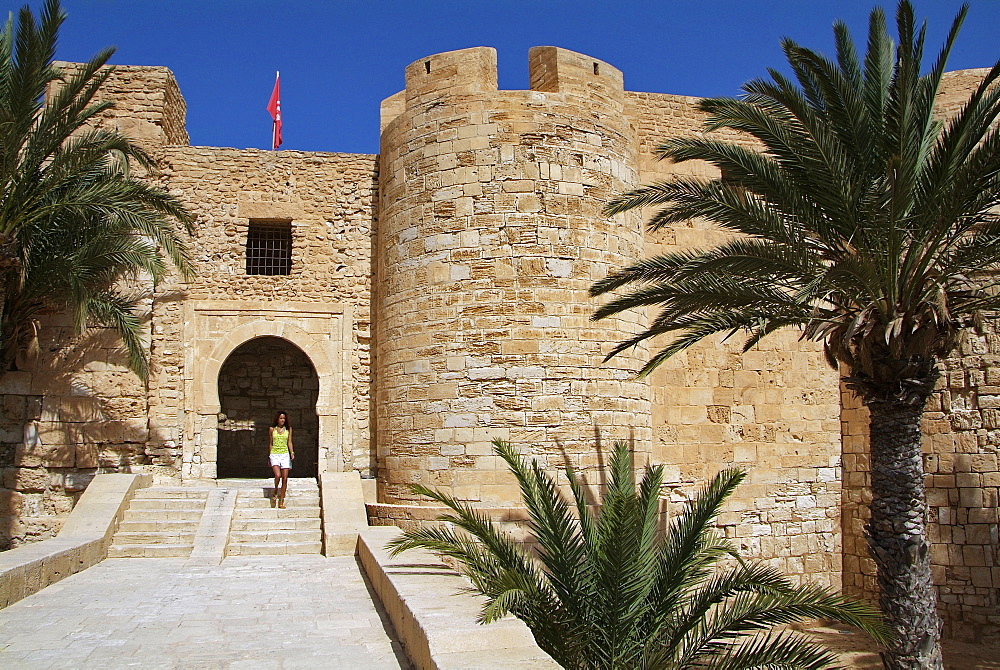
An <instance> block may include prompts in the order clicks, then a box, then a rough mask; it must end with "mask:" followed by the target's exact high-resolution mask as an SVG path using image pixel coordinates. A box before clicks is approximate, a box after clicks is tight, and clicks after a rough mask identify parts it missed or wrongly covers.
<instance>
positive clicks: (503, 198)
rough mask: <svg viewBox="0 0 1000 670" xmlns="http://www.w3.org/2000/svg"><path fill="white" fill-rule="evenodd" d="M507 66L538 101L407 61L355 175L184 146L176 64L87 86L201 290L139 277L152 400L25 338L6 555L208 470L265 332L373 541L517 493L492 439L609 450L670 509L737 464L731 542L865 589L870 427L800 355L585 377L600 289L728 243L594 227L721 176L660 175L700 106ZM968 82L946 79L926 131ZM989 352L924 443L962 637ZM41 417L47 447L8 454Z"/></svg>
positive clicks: (307, 159)
mask: <svg viewBox="0 0 1000 670" xmlns="http://www.w3.org/2000/svg"><path fill="white" fill-rule="evenodd" d="M65 67H66V68H67V69H70V68H72V67H73V66H72V65H71V64H66V65H65ZM529 73H530V77H529V78H530V86H531V90H529V91H498V90H497V73H496V55H495V52H493V51H492V50H491V49H482V48H479V49H467V50H463V51H459V52H450V53H446V54H436V55H432V56H429V57H427V58H423V59H421V60H419V61H416V62H414V63H413V64H411V65H410V66H409V67H408V68H407V71H406V88H405V90H403V91H401V92H400V93H398V94H396V95H394V96H392V97H390V98H388V99H386V100H385V101H384V102H383V104H382V109H381V127H382V154H381V155H380V156H370V155H350V154H325V153H309V152H292V151H282V152H267V151H257V150H242V151H240V150H236V149H224V148H206V147H188V146H186V145H187V143H188V137H187V133H186V131H185V129H184V116H185V105H184V101H183V98H182V97H181V95H180V90H179V89H178V87H177V83H176V81H175V80H174V78H173V75H172V74H171V73H170V71H169V70H167V69H166V68H157V67H131V66H129V67H122V66H119V67H117V68H116V69H115V71H114V72H113V73H112V75H111V77H110V79H109V81H108V84H107V85H106V88H105V91H103V94H105V95H107V96H109V97H112V98H114V99H115V100H116V106H115V108H114V109H112V110H108V111H107V112H106V113H104V114H103V115H102V117H101V119H100V120H99V122H98V124H99V125H104V126H115V127H118V128H119V129H121V130H122V131H124V132H126V133H128V134H129V135H131V136H132V137H134V138H135V139H136V141H137V142H139V143H140V144H142V145H143V146H144V147H146V148H148V149H149V150H150V151H151V152H152V153H153V155H155V156H156V157H157V159H158V162H159V168H160V169H159V171H157V172H155V173H154V174H151V175H150V176H149V178H150V179H155V180H158V183H160V184H162V185H163V186H164V187H165V188H167V189H169V190H170V191H171V192H172V193H173V194H175V195H176V196H178V197H179V198H180V199H181V200H182V201H183V202H185V203H186V204H187V205H188V206H189V207H190V208H191V211H192V212H193V213H194V215H195V218H196V224H195V231H194V238H193V240H192V250H193V252H194V264H195V270H196V276H195V277H194V278H193V279H191V280H182V279H181V278H180V277H178V276H176V275H173V276H171V277H169V278H168V279H167V280H166V281H164V282H161V283H160V284H159V285H158V286H156V287H155V290H154V287H152V286H146V289H147V290H148V291H149V292H150V299H149V300H148V301H147V303H146V304H145V309H146V310H147V314H146V318H147V320H146V321H145V322H144V323H145V326H144V327H145V328H146V329H147V331H146V332H147V333H148V337H149V342H150V345H149V346H150V356H151V366H152V371H151V376H150V380H149V383H148V385H143V384H142V383H140V382H139V381H138V380H137V379H136V378H135V376H134V375H132V374H131V373H129V372H127V371H126V369H125V366H124V356H123V353H122V351H121V347H120V345H119V344H118V343H116V342H115V341H114V339H113V338H112V337H110V336H109V334H108V333H106V332H104V331H101V330H95V331H90V332H87V333H85V334H84V335H82V336H76V335H73V334H72V332H71V330H70V328H69V324H68V323H67V321H66V319H65V317H64V316H62V315H58V314H52V315H46V316H45V318H43V319H42V320H41V322H40V331H39V343H40V347H39V352H38V354H37V356H35V357H34V358H33V359H31V360H29V359H25V360H23V361H20V362H19V364H20V365H21V370H20V371H19V372H16V373H11V374H8V375H6V376H5V377H4V378H3V379H2V380H0V391H2V392H3V394H4V397H3V403H2V407H3V416H2V418H0V468H2V473H0V475H2V478H0V484H2V488H0V546H10V545H16V544H19V543H23V542H25V541H27V540H30V539H35V538H40V537H46V536H50V535H51V534H52V533H53V532H54V531H55V530H56V529H57V528H58V526H59V525H60V523H61V521H60V519H61V518H63V517H64V516H65V513H66V512H67V511H68V510H69V508H70V507H71V506H72V504H73V501H74V500H75V499H76V497H77V496H78V495H79V490H80V489H81V488H82V487H83V486H85V484H86V482H87V481H88V480H89V478H90V477H92V476H93V473H95V472H98V471H133V470H143V471H146V472H151V473H153V474H154V475H155V476H156V478H157V480H158V481H168V480H170V481H175V480H177V479H178V478H181V477H183V478H185V479H191V478H199V477H215V476H216V475H217V470H216V464H217V462H218V439H217V438H218V429H219V427H220V425H219V419H220V416H219V414H220V411H221V410H222V400H221V398H220V396H219V374H220V372H222V370H223V367H224V366H225V364H226V362H227V360H230V356H231V355H232V354H233V353H234V352H237V351H238V350H239V349H240V347H241V346H242V345H244V344H245V343H247V342H248V341H251V340H254V339H256V338H262V337H277V338H281V339H283V340H285V341H287V342H289V343H291V344H292V345H294V346H295V347H297V348H299V349H300V350H301V351H302V352H304V353H305V355H306V356H307V357H308V358H309V361H310V363H311V364H312V366H313V367H314V369H315V371H316V374H317V377H318V380H319V381H318V387H319V388H318V389H316V405H317V409H316V415H317V416H316V420H317V424H318V426H317V429H316V431H317V441H318V453H317V457H318V466H319V468H320V469H327V470H345V469H357V470H360V471H361V472H362V473H363V474H364V475H367V476H372V475H375V474H376V473H377V475H378V477H379V496H380V503H379V505H380V507H378V509H377V510H376V512H377V513H374V514H373V516H374V517H375V518H377V519H378V520H379V521H380V522H390V520H391V521H392V522H400V521H401V520H406V521H407V522H416V521H419V520H422V519H424V517H426V515H427V512H426V511H414V509H415V508H414V507H413V506H412V504H411V503H412V502H413V501H412V499H411V496H410V494H409V492H408V489H407V484H409V483H412V482H415V481H420V482H422V483H430V484H434V485H443V486H448V487H450V488H451V490H452V492H454V493H456V494H457V495H460V496H462V497H464V498H467V499H471V500H477V501H482V502H485V503H487V504H492V505H494V506H495V507H496V509H497V510H500V512H499V513H500V514H501V515H502V514H505V513H506V512H504V511H503V510H506V509H507V508H508V506H509V505H508V504H509V503H513V502H515V501H516V499H517V495H516V490H515V488H514V486H513V481H512V480H511V479H510V478H509V477H508V475H507V474H506V472H505V471H504V468H503V467H502V465H501V464H500V463H498V462H497V459H496V458H495V457H493V456H492V455H491V451H490V444H489V442H490V440H491V439H492V438H494V437H502V438H505V439H509V440H511V441H512V442H514V443H516V444H517V445H518V446H519V447H520V448H522V449H523V450H524V451H526V452H528V453H530V454H532V455H534V456H535V457H537V458H538V459H539V460H540V461H541V462H543V463H544V464H545V465H546V467H548V468H550V469H552V468H555V467H557V466H559V465H561V464H562V463H563V462H564V461H567V460H569V461H571V462H573V463H574V464H575V465H576V466H578V467H582V468H583V469H585V470H586V469H588V468H590V469H595V470H596V469H599V467H600V460H601V455H600V454H599V452H598V449H597V446H598V444H601V445H604V444H606V443H607V441H608V440H610V439H612V438H615V437H623V438H631V439H633V440H634V441H635V444H636V446H637V448H638V450H639V452H640V453H641V454H642V456H643V457H646V456H648V457H649V458H650V459H651V460H653V461H655V462H661V463H664V464H665V465H666V466H667V478H668V481H667V488H666V493H667V495H668V497H669V498H670V500H672V501H674V502H679V501H681V500H684V499H686V498H687V497H688V496H690V495H691V493H692V492H693V491H694V490H695V489H696V488H697V487H698V486H699V485H700V484H701V483H702V482H703V481H704V480H706V479H707V478H709V477H711V476H712V475H713V474H715V472H716V471H717V470H719V469H721V468H723V467H727V466H730V465H738V466H742V467H747V468H748V469H749V470H750V476H749V478H748V481H747V483H746V484H744V486H742V487H741V488H740V489H739V490H738V491H737V493H736V495H735V496H734V498H733V500H732V502H731V504H730V506H729V507H728V508H727V511H726V513H725V514H724V516H723V517H722V519H721V522H722V525H723V526H724V528H725V530H726V533H727V534H728V535H729V536H730V537H731V538H733V539H734V540H735V541H736V542H737V543H738V544H739V546H740V547H741V548H742V549H743V550H744V551H745V552H747V553H748V554H750V555H752V556H755V557H757V558H761V559H764V560H767V561H769V562H771V563H772V564H773V565H775V566H776V567H778V568H780V569H781V570H783V571H785V572H788V573H790V574H792V575H808V576H809V578H811V579H814V580H817V581H820V582H823V583H827V584H830V585H833V586H837V585H840V584H841V582H842V583H843V586H844V588H845V590H847V591H849V592H852V593H858V594H862V595H866V596H868V597H871V596H872V595H873V594H874V566H873V565H872V563H871V561H870V559H868V558H867V552H866V547H865V543H864V539H863V535H862V529H863V524H864V520H865V515H866V513H867V511H866V504H867V501H868V493H867V489H866V486H867V467H868V462H867V438H866V432H867V430H866V413H865V411H864V409H863V408H861V407H859V405H858V403H857V400H856V399H855V398H854V397H853V396H852V395H851V394H848V393H842V392H841V391H840V389H839V382H838V376H837V373H836V372H835V371H832V370H829V369H828V368H827V367H826V366H825V363H824V362H823V359H822V356H821V355H820V352H819V350H818V348H817V347H815V346H814V345H812V344H810V343H804V342H800V341H799V340H798V339H797V337H796V334H795V333H784V334H779V335H777V336H773V337H771V338H769V339H768V340H765V341H764V342H763V343H761V344H760V345H758V346H757V347H755V348H754V349H753V350H752V351H750V352H748V353H746V354H743V353H741V351H740V346H741V344H742V343H741V342H738V341H729V342H724V341H721V340H713V341H710V342H705V343H702V344H701V345H699V346H697V347H693V348H692V349H691V350H689V351H688V352H686V353H685V354H683V355H680V356H678V357H676V358H675V359H673V360H671V361H669V362H668V363H666V364H665V365H663V366H662V367H661V368H660V369H659V370H658V371H656V372H655V373H654V374H653V375H652V376H651V377H650V378H649V379H646V380H636V379H635V378H634V372H635V371H636V370H637V369H638V368H639V367H640V366H641V364H642V363H643V362H644V361H645V360H646V359H647V357H648V355H649V350H646V349H643V348H639V349H637V350H635V351H630V352H627V353H626V354H625V355H623V356H620V357H618V358H616V359H614V360H612V361H611V362H610V363H607V364H604V363H602V362H601V360H602V358H603V356H604V355H605V354H606V353H607V352H608V351H609V350H610V348H611V347H612V346H614V344H615V343H617V342H618V341H620V340H622V339H624V338H625V337H627V336H628V335H629V334H631V333H634V332H636V331H637V329H639V328H640V327H641V325H642V324H643V323H645V320H646V319H647V318H649V317H650V316H651V315H650V314H643V313H641V312H635V313H630V314H625V315H622V316H621V317H620V318H617V319H609V320H606V321H603V322H599V323H596V324H595V323H592V322H590V321H589V317H590V315H591V314H592V313H593V310H594V309H596V307H597V306H598V305H599V304H600V302H601V301H600V300H596V299H592V298H590V297H589V296H588V295H587V289H588V288H589V286H590V284H591V283H592V282H593V281H595V280H597V279H600V278H602V277H604V276H605V275H606V274H607V273H608V272H609V271H611V270H613V269H615V268H618V267H621V266H623V265H626V264H628V263H630V262H632V261H634V260H636V259H638V258H641V257H645V256H650V255H653V254H656V253H661V252H665V251H671V250H677V249H691V248H698V247H704V246H710V245H715V244H718V243H719V242H721V241H723V240H725V239H726V233H724V232H722V231H720V230H718V229H717V228H715V227H714V226H712V225H710V224H708V223H706V222H704V221H689V222H685V223H683V224H678V225H673V226H669V227H666V228H664V229H662V230H659V231H657V232H655V233H650V232H647V231H644V230H643V226H642V221H643V219H642V218H641V217H640V216H638V215H636V214H628V215H624V216H619V217H615V218H614V219H613V220H610V221H609V220H608V219H606V218H605V217H603V215H602V214H601V208H602V206H603V204H604V202H606V200H607V199H608V198H609V197H611V196H612V195H613V194H615V193H618V192H620V191H622V190H624V189H626V188H628V187H631V186H633V185H635V184H639V183H648V182H651V181H656V180H659V179H671V178H675V177H676V176H677V175H692V176H703V177H710V176H714V173H713V172H712V171H711V169H710V168H709V166H707V165H705V164H699V163H696V162H692V163H685V164H683V165H680V166H675V165H670V164H667V163H664V162H662V161H658V160H657V159H656V156H655V148H656V146H657V145H658V144H659V143H660V142H661V141H662V140H663V139H665V138H667V137H670V136H676V135H690V134H695V133H700V132H701V124H702V121H703V116H702V114H701V113H700V112H699V111H698V110H697V102H698V99H697V98H690V97H685V96H674V95H662V94H653V93H634V92H626V91H624V88H623V86H624V84H623V77H622V74H621V72H619V71H618V70H616V69H615V68H613V67H612V66H610V65H608V64H607V63H603V62H601V61H597V60H594V59H592V58H589V57H587V56H584V55H582V54H575V53H573V52H569V51H566V50H562V49H555V48H552V47H541V48H536V49H533V50H532V51H531V53H530V54H529ZM983 73H984V71H982V70H970V71H964V72H957V73H949V74H947V75H946V76H945V83H944V87H945V88H944V90H943V91H942V93H941V95H940V97H939V101H938V103H939V107H938V111H939V114H940V115H942V116H946V115H948V114H951V113H954V111H956V110H957V109H958V108H959V105H960V104H961V102H962V99H963V98H966V97H967V96H968V94H969V92H971V91H972V90H973V89H974V87H975V86H976V85H978V83H979V80H980V79H981V78H982V75H983ZM727 137H728V139H731V140H735V141H745V140H743V139H741V138H740V137H738V136H736V135H732V134H729V135H728V136H727ZM380 167H381V175H380ZM646 214H648V213H646ZM251 220H266V221H281V222H285V223H287V224H288V225H290V227H291V230H292V245H293V247H292V248H293V262H292V271H291V274H289V275H285V276H281V275H278V276H259V275H258V276H254V275H250V276H248V275H247V274H246V269H245V249H246V237H247V230H248V227H249V223H250V221H251ZM373 260H374V264H373ZM373 276H374V277H375V282H374V283H373V281H372V277H373ZM140 288H141V286H140ZM373 314H377V318H373ZM373 339H374V340H375V341H376V342H377V351H376V352H374V353H375V354H377V356H375V357H374V359H372V358H370V354H372V353H373V352H370V351H369V346H370V343H371V341H372V340H373ZM998 342H1000V340H998V339H997V336H996V335H995V334H988V335H984V336H976V335H972V334H970V335H968V336H967V337H966V339H965V340H964V341H963V343H962V345H961V349H960V351H959V352H958V353H957V354H956V356H955V357H954V358H953V359H951V360H949V361H947V362H946V365H945V368H946V372H945V374H944V375H943V376H942V379H941V382H940V385H939V388H938V390H937V392H936V394H935V396H934V398H933V399H932V401H931V403H930V405H929V407H928V413H927V417H926V421H925V426H924V428H925V434H926V436H927V440H926V443H925V448H926V452H927V456H926V467H927V471H928V479H927V481H928V485H929V494H928V496H929V501H930V505H931V521H932V524H931V534H932V537H931V539H932V543H933V551H934V570H935V578H936V579H937V581H938V583H939V585H940V586H941V589H942V599H941V600H942V608H943V610H944V613H945V614H946V619H947V620H948V622H949V623H948V625H949V631H950V633H951V634H952V635H955V636H961V637H969V638H975V637H977V636H979V637H984V636H987V635H990V634H995V633H996V631H997V630H998V629H1000V621H998V620H997V619H998V617H997V614H996V612H997V609H998V590H1000V573H998V571H1000V556H998V547H1000V538H998V536H997V534H998V532H1000V531H998V528H1000V519H998V516H997V514H998V511H997V510H998V502H997V498H998V490H1000V473H998V472H1000V468H998V464H997V457H998V454H997V445H998V443H1000V418H998V417H1000V376H998V374H1000V373H997V369H1000V368H998V367H997V363H998V356H1000V344H998ZM658 344H662V343H656V342H654V343H651V347H650V350H655V347H656V346H657V345H658ZM372 370H374V371H375V373H376V374H375V376H374V379H373V374H372V372H371V371H372ZM994 377H996V378H994ZM373 381H374V383H375V386H376V387H377V394H376V397H375V398H371V397H370V393H369V391H370V389H371V388H372V387H373V386H372V385H373ZM376 406H377V411H376V410H375V409H374V408H375V407H376ZM269 409H270V408H269ZM36 414H37V415H38V419H39V423H38V430H39V434H40V436H41V443H40V446H37V445H36V446H33V447H32V448H30V449H26V448H24V447H23V445H22V446H21V447H18V446H17V445H19V444H21V442H22V431H23V426H24V423H25V422H26V421H27V420H29V419H31V418H34V417H35V416H36ZM227 420H228V417H227ZM372 437H375V438H377V439H376V441H373V440H372ZM376 443H377V445H378V446H377V448H376ZM841 447H842V449H843V455H842V458H841ZM841 464H842V465H843V468H842V467H841ZM842 470H843V474H842ZM394 503H398V504H394ZM373 509H374V508H373ZM510 520H513V519H508V521H510ZM842 559H843V565H841V560H842Z"/></svg>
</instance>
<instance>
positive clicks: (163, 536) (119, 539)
mask: <svg viewBox="0 0 1000 670" xmlns="http://www.w3.org/2000/svg"><path fill="white" fill-rule="evenodd" d="M196 530H197V528H195V529H194V530H191V532H178V531H167V530H151V531H124V532H123V531H121V530H119V531H118V532H117V533H115V537H114V540H113V542H114V543H115V544H194V534H195V531H196Z"/></svg>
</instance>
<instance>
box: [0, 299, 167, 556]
mask: <svg viewBox="0 0 1000 670" xmlns="http://www.w3.org/2000/svg"><path fill="white" fill-rule="evenodd" d="M39 340H40V341H39V345H40V346H39V349H40V355H39V356H38V358H37V359H35V360H31V361H26V360H24V359H22V360H21V364H22V366H24V367H28V368H29V369H22V370H20V371H16V372H8V373H6V374H5V375H4V376H3V378H2V379H0V396H2V399H0V403H2V405H0V549H6V548H10V547H16V546H20V545H22V544H24V543H26V542H32V541H35V540H42V539H46V538H50V537H54V536H55V534H56V533H57V532H59V529H60V528H61V527H62V524H63V522H64V521H65V519H66V517H67V516H68V515H69V513H70V512H71V511H72V509H73V506H74V505H75V503H76V501H77V500H78V499H79V497H80V494H81V493H82V492H83V490H84V489H85V488H86V487H87V484H89V483H90V481H91V479H93V477H94V475H95V474H96V473H97V472H98V471H100V472H132V471H134V470H136V469H138V468H142V467H145V466H150V467H152V466H153V465H154V464H156V463H161V462H162V458H163V456H162V455H161V454H159V453H157V452H156V451H155V450H147V441H148V427H147V423H146V416H145V410H146V399H145V389H144V387H143V385H142V383H141V382H140V381H139V380H138V379H137V378H136V377H135V375H133V374H132V373H130V372H128V371H127V369H126V367H125V364H126V356H125V353H124V352H123V350H122V347H121V345H120V344H119V343H118V342H117V341H116V339H115V338H114V337H113V336H112V335H111V334H110V333H108V332H106V331H104V330H100V329H98V330H93V331H90V332H87V333H84V334H83V335H81V336H75V335H74V334H73V331H72V328H71V324H70V323H69V320H68V318H66V317H65V316H62V315H55V314H52V315H47V316H46V317H44V318H43V319H41V325H40V328H39ZM32 420H36V424H35V428H34V430H35V431H36V433H37V436H38V439H37V440H35V441H32V442H30V443H29V444H27V445H26V444H25V442H24V427H25V424H26V423H27V422H29V421H32Z"/></svg>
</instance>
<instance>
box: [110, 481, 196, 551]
mask: <svg viewBox="0 0 1000 670" xmlns="http://www.w3.org/2000/svg"><path fill="white" fill-rule="evenodd" d="M207 500H208V489H196V488H184V487H160V486H157V487H152V488H145V489H140V490H138V491H136V493H135V497H134V498H132V502H131V504H130V505H129V508H128V509H127V510H126V511H125V515H124V517H123V518H122V521H121V523H120V524H119V525H118V531H117V532H116V533H115V535H114V537H113V538H112V540H111V547H110V548H109V549H108V558H166V557H182V558H187V557H188V556H190V555H191V550H192V548H193V547H194V538H195V533H196V532H197V531H198V524H199V523H200V521H201V517H202V514H203V513H204V511H205V503H206V502H207Z"/></svg>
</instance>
